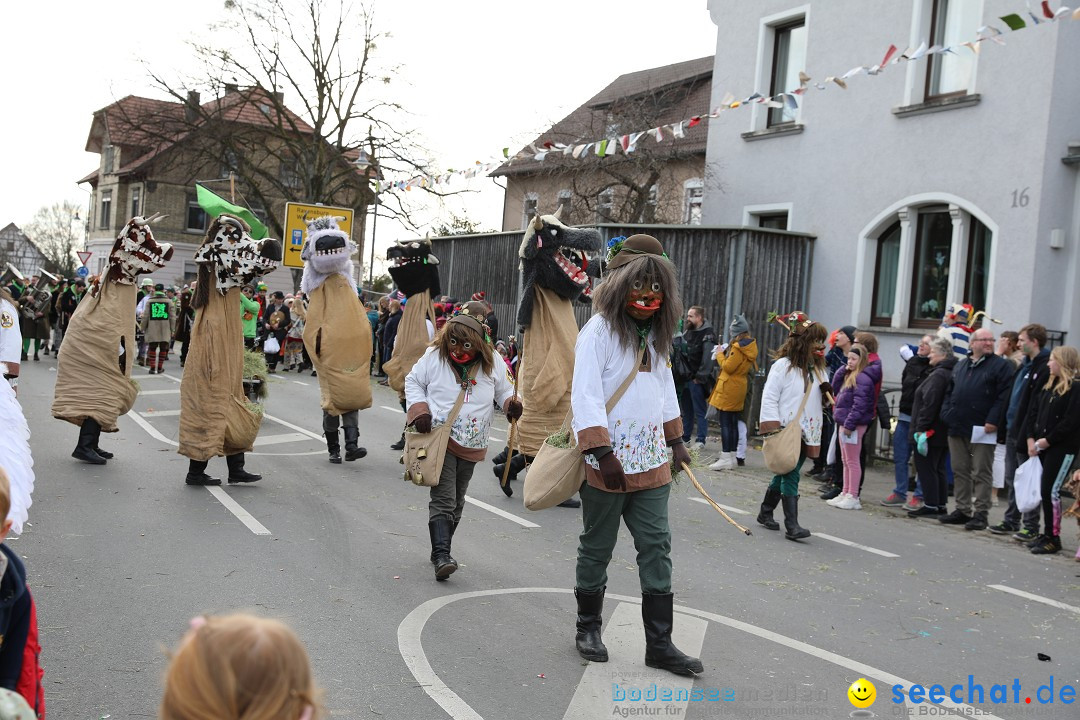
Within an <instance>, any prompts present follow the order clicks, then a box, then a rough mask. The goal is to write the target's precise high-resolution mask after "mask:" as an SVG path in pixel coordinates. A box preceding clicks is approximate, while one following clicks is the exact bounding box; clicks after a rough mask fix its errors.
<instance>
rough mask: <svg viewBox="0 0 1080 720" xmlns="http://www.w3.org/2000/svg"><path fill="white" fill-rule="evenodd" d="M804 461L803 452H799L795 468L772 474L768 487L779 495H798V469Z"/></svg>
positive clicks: (800, 468)
mask: <svg viewBox="0 0 1080 720" xmlns="http://www.w3.org/2000/svg"><path fill="white" fill-rule="evenodd" d="M822 450H824V448H822ZM804 462H806V455H805V453H800V454H799V462H798V463H797V464H796V465H795V469H794V470H792V471H791V472H789V473H787V474H786V475H773V478H772V482H771V483H769V489H770V490H779V491H780V494H781V495H798V494H799V471H801V470H802V466H803V463H804Z"/></svg>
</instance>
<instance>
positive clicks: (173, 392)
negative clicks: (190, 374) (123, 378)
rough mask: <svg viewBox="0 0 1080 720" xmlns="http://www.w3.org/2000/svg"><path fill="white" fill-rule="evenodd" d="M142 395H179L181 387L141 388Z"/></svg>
mask: <svg viewBox="0 0 1080 720" xmlns="http://www.w3.org/2000/svg"><path fill="white" fill-rule="evenodd" d="M139 394H140V395H179V394H180V388H170V389H168V390H140V391H139Z"/></svg>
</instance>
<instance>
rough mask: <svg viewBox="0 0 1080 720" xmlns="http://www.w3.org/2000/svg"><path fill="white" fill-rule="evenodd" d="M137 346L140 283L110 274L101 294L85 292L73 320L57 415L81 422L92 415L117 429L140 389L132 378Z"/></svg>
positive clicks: (60, 369) (62, 359)
mask: <svg viewBox="0 0 1080 720" xmlns="http://www.w3.org/2000/svg"><path fill="white" fill-rule="evenodd" d="M121 347H123V348H124V353H123V355H121V354H120V348H121ZM136 348H137V344H136V342H135V286H134V285H117V284H115V283H112V282H109V281H108V280H106V281H105V282H104V283H102V285H101V288H100V290H99V291H98V294H97V295H96V296H94V297H84V298H83V300H82V302H80V303H79V306H78V308H76V310H75V314H74V315H72V317H71V322H70V323H69V324H68V329H67V332H66V333H65V335H64V345H63V349H64V352H62V353H60V356H59V358H58V361H59V362H58V364H57V366H56V388H55V390H54V396H53V405H52V414H53V417H55V418H58V419H60V420H67V421H68V422H70V423H74V424H75V425H79V426H82V424H83V420H85V419H86V418H92V419H94V420H96V421H97V422H98V423H99V424H100V425H101V429H102V430H104V431H105V432H116V430H117V428H116V418H117V417H119V416H120V415H123V414H125V413H126V412H127V411H128V410H130V409H131V406H132V405H133V404H134V403H135V396H136V395H137V394H138V389H137V387H136V386H135V383H134V381H132V379H131V364H132V363H133V362H135V356H136V354H137V352H138V351H137V349H136Z"/></svg>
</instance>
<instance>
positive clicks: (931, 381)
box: [908, 334, 956, 517]
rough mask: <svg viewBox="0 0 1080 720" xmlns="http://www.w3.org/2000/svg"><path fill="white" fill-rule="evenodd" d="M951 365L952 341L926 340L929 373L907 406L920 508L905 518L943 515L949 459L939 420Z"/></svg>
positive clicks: (945, 430)
mask: <svg viewBox="0 0 1080 720" xmlns="http://www.w3.org/2000/svg"><path fill="white" fill-rule="evenodd" d="M955 366H956V355H955V354H954V353H953V344H952V339H951V338H950V337H948V336H945V335H942V334H938V335H935V336H934V337H933V339H932V340H931V341H930V368H931V370H930V374H929V375H927V376H926V379H925V380H923V381H922V384H921V385H919V387H918V388H916V390H915V399H914V401H913V402H912V405H911V440H912V443H913V444H914V447H915V471H916V472H917V473H918V475H919V483H920V484H921V485H922V491H923V506H922V507H921V508H918V509H917V510H912V511H911V512H909V513H908V517H922V516H924V515H926V516H931V517H940V516H944V515H945V513H946V512H947V508H946V507H945V506H946V503H947V500H948V488H947V487H946V475H945V463H946V461H947V459H948V456H949V438H948V434H949V433H948V425H946V423H945V421H944V420H942V418H941V405H942V403H943V402H944V400H945V393H946V392H947V391H948V389H949V382H950V381H951V380H952V372H953V368H954V367H955Z"/></svg>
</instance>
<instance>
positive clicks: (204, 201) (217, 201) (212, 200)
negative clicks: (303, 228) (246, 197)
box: [195, 183, 270, 240]
mask: <svg viewBox="0 0 1080 720" xmlns="http://www.w3.org/2000/svg"><path fill="white" fill-rule="evenodd" d="M195 194H196V197H197V199H198V202H199V207H201V208H202V209H203V212H205V213H206V214H207V215H209V216H210V217H212V218H216V217H217V216H218V215H221V214H228V215H235V216H236V217H238V218H241V219H242V220H243V221H244V222H246V223H247V224H248V227H249V228H251V233H250V234H251V237H252V239H254V240H262V239H263V238H264V237H266V236H267V235H269V234H270V233H269V231H268V230H267V229H266V226H265V225H263V224H262V222H260V221H259V218H257V217H255V215H254V213H252V212H251V211H250V210H248V209H247V208H244V207H240V206H239V205H233V204H232V203H231V202H229V201H228V200H226V199H225V198H223V197H221V196H220V195H218V194H217V193H215V192H213V191H211V190H207V189H206V188H204V187H203V186H202V185H200V184H198V183H195Z"/></svg>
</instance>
